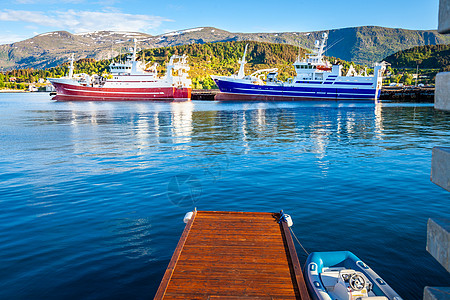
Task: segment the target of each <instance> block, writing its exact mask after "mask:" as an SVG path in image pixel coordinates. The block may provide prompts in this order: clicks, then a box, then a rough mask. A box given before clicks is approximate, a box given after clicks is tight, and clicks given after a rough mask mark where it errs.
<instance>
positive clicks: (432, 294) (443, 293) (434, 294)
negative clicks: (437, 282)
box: [423, 286, 450, 300]
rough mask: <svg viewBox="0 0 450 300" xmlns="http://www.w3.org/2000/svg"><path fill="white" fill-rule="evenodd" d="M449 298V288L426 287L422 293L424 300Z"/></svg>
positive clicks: (444, 299)
mask: <svg viewBox="0 0 450 300" xmlns="http://www.w3.org/2000/svg"><path fill="white" fill-rule="evenodd" d="M449 298H450V287H430V286H426V287H425V290H424V291H423V299H424V300H448V299H449Z"/></svg>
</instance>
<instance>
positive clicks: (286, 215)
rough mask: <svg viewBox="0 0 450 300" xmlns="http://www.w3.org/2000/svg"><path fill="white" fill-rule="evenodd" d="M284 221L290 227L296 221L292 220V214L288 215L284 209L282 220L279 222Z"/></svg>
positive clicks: (281, 213)
mask: <svg viewBox="0 0 450 300" xmlns="http://www.w3.org/2000/svg"><path fill="white" fill-rule="evenodd" d="M282 221H283V222H286V223H287V225H288V227H291V226H292V225H294V222H293V221H292V218H291V216H290V215H288V214H285V213H284V212H283V210H282V211H280V221H279V223H281V222H282Z"/></svg>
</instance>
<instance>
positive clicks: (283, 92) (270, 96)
mask: <svg viewBox="0 0 450 300" xmlns="http://www.w3.org/2000/svg"><path fill="white" fill-rule="evenodd" d="M215 82H216V84H217V86H218V87H219V89H220V91H221V92H222V93H224V94H226V95H228V97H223V96H221V97H219V99H218V100H239V99H242V100H246V99H248V100H258V99H259V100H366V101H376V100H377V99H378V98H379V96H380V92H381V91H380V90H376V89H374V88H365V87H364V86H360V85H358V84H357V83H354V84H348V85H354V87H353V86H352V87H348V86H347V87H337V86H332V87H331V86H324V84H320V85H321V86H318V87H309V86H308V87H307V86H283V85H257V84H251V83H249V84H248V83H241V82H233V81H228V80H220V79H216V80H215Z"/></svg>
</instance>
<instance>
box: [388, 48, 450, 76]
mask: <svg viewBox="0 0 450 300" xmlns="http://www.w3.org/2000/svg"><path fill="white" fill-rule="evenodd" d="M385 61H387V62H389V63H390V64H391V65H392V67H394V68H415V67H416V66H417V65H419V68H421V69H439V70H441V71H450V44H447V45H427V46H418V47H413V48H410V49H406V50H403V51H399V52H396V53H394V54H392V55H390V56H388V57H386V58H385Z"/></svg>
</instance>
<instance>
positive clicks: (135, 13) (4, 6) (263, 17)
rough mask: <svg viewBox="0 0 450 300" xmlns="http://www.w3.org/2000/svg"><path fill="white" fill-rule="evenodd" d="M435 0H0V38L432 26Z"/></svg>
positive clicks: (7, 40)
mask: <svg viewBox="0 0 450 300" xmlns="http://www.w3.org/2000/svg"><path fill="white" fill-rule="evenodd" d="M438 2H439V0H426V1H424V0H322V1H311V0H296V1H285V0H277V1H275V0H272V1H268V0H258V1H254V0H246V1H243V0H227V1H211V0H210V1H202V0H190V1H186V0H185V1H181V0H158V1H154V0H149V1H141V0H110V1H108V0H90V1H89V0H0V44H4V43H11V42H15V41H20V40H23V39H26V38H29V37H32V36H34V35H37V34H40V33H44V32H49V31H55V30H67V31H69V32H72V33H78V32H88V31H95V30H117V31H140V32H146V33H149V34H152V35H157V34H162V33H166V32H170V31H175V30H181V29H188V28H194V27H204V26H212V27H217V28H220V29H224V30H228V31H231V32H281V31H300V32H305V31H315V30H325V29H333V28H343V27H354V26H362V25H378V26H385V27H395V28H406V29H436V28H437V19H438V6H439V3H438Z"/></svg>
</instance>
